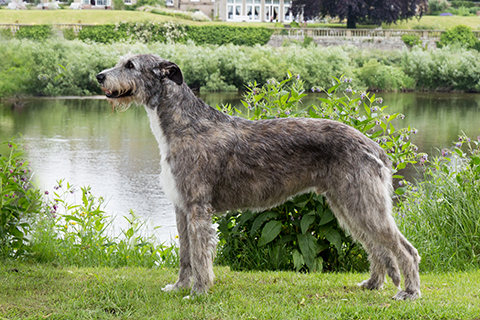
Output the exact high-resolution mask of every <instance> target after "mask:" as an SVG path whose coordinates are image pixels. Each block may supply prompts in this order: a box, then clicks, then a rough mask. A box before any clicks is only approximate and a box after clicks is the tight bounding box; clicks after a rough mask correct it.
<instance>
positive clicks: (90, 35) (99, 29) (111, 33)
mask: <svg viewBox="0 0 480 320" xmlns="http://www.w3.org/2000/svg"><path fill="white" fill-rule="evenodd" d="M127 38H128V37H127V33H126V32H125V30H122V29H120V30H118V29H117V28H116V26H115V25H113V24H103V25H98V26H85V27H83V28H82V30H80V32H79V33H78V39H80V40H82V41H86V40H89V41H93V42H98V43H112V42H116V41H119V40H121V39H127Z"/></svg>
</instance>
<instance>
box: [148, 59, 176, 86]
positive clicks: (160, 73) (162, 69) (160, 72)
mask: <svg viewBox="0 0 480 320" xmlns="http://www.w3.org/2000/svg"><path fill="white" fill-rule="evenodd" d="M152 72H153V73H154V74H155V76H156V77H157V78H159V79H163V78H169V79H170V80H172V81H173V82H175V83H176V84H178V85H181V84H182V83H183V74H182V71H181V70H180V68H179V67H178V66H177V65H176V64H175V63H173V62H170V61H163V62H161V63H159V64H158V65H157V66H156V67H155V68H153V69H152Z"/></svg>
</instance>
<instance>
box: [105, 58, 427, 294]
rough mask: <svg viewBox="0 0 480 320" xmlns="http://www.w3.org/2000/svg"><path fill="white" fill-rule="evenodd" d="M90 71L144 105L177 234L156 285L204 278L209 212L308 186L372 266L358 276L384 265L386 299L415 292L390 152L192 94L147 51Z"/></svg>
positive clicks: (378, 281) (200, 284)
mask: <svg viewBox="0 0 480 320" xmlns="http://www.w3.org/2000/svg"><path fill="white" fill-rule="evenodd" d="M96 77H97V80H98V82H99V84H100V85H101V87H102V89H103V91H104V92H105V95H106V96H107V98H108V99H109V100H110V101H111V102H112V103H113V104H114V105H116V106H128V105H130V104H131V103H136V104H139V105H143V106H144V107H145V110H146V112H147V114H148V117H149V120H150V127H151V129H152V132H153V134H154V135H155V138H156V139H157V142H158V145H159V149H160V158H161V160H160V161H161V174H160V178H161V182H162V186H163V189H164V192H165V194H166V196H167V197H168V198H169V199H170V200H171V201H172V202H173V204H174V206H175V214H176V223H177V228H178V234H179V243H180V271H179V276H178V280H177V282H176V283H174V284H170V285H167V286H166V287H165V288H163V290H164V291H171V290H179V289H184V288H190V286H191V296H195V295H198V294H204V293H206V292H207V291H208V290H209V288H210V287H211V286H212V285H213V279H214V273H213V259H214V252H215V248H216V233H215V230H214V229H213V227H212V215H214V214H219V213H222V212H225V211H227V210H238V209H241V210H245V209H249V210H253V211H260V210H264V209H268V208H272V207H274V206H276V205H279V204H281V203H283V202H284V201H286V200H287V199H289V198H291V197H293V196H295V195H298V194H302V193H306V192H316V193H318V194H323V195H324V196H325V197H326V199H327V201H328V203H329V205H330V207H331V209H332V211H333V212H334V214H335V216H336V218H337V219H338V221H339V223H340V225H341V226H342V227H343V228H345V229H347V230H349V232H350V233H351V235H352V236H353V238H354V239H355V240H356V241H358V242H360V243H361V244H362V245H363V246H364V248H365V249H366V251H367V252H368V254H369V260H370V273H371V275H370V278H369V279H368V280H365V281H363V282H362V283H360V284H359V285H360V286H361V287H364V288H367V289H379V288H381V287H382V286H383V283H384V281H385V277H386V275H387V274H388V275H389V277H390V278H391V279H392V281H393V283H394V285H395V286H397V287H398V288H399V291H398V293H397V294H396V295H395V296H394V297H393V298H394V299H397V300H405V299H416V298H418V297H420V278H419V262H420V256H419V255H418V252H417V250H416V249H415V248H414V247H413V246H412V245H411V244H410V243H409V242H408V241H407V240H406V239H405V237H404V236H403V235H402V234H401V232H400V231H399V230H398V228H397V226H396V224H395V221H394V219H393V217H392V215H391V210H392V200H391V193H392V166H391V162H390V160H389V159H388V157H387V155H386V153H385V152H384V150H383V149H382V148H381V147H380V146H378V145H377V144H376V143H375V142H373V141H372V140H371V139H369V138H368V137H366V136H365V135H363V134H362V133H361V132H359V131H358V130H356V129H354V128H352V127H349V126H347V125H345V124H342V123H339V122H336V121H331V120H325V119H307V118H283V119H272V120H260V121H250V120H246V119H243V118H238V117H232V116H229V115H227V114H225V113H222V112H221V111H218V110H216V109H215V108H212V107H210V106H208V105H207V104H205V103H204V102H203V101H202V100H201V99H199V98H197V97H196V96H195V95H194V93H193V92H192V91H191V90H190V89H189V87H188V86H187V85H186V83H185V82H184V78H183V74H182V71H181V70H180V68H179V67H178V66H177V65H176V64H175V63H173V62H170V61H167V60H165V59H162V58H160V57H158V56H156V55H152V54H140V55H128V56H126V57H123V58H122V59H121V60H120V62H119V63H118V64H117V65H116V66H115V67H113V68H111V69H107V70H104V71H102V72H100V73H99V74H98V75H97V76H96ZM400 270H401V271H402V273H403V276H404V278H405V284H404V285H405V289H404V290H402V289H401V288H400V280H401V276H400Z"/></svg>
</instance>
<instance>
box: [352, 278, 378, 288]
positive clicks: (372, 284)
mask: <svg viewBox="0 0 480 320" xmlns="http://www.w3.org/2000/svg"><path fill="white" fill-rule="evenodd" d="M357 286H359V287H360V288H364V289H368V290H377V289H382V288H383V283H382V284H380V283H375V282H374V281H372V279H368V280H364V281H362V282H360V283H357Z"/></svg>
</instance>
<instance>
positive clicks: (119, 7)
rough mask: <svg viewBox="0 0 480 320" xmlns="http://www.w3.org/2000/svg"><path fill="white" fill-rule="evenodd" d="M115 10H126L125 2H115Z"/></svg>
mask: <svg viewBox="0 0 480 320" xmlns="http://www.w3.org/2000/svg"><path fill="white" fill-rule="evenodd" d="M113 9H114V10H125V2H124V1H123V0H113Z"/></svg>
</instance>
